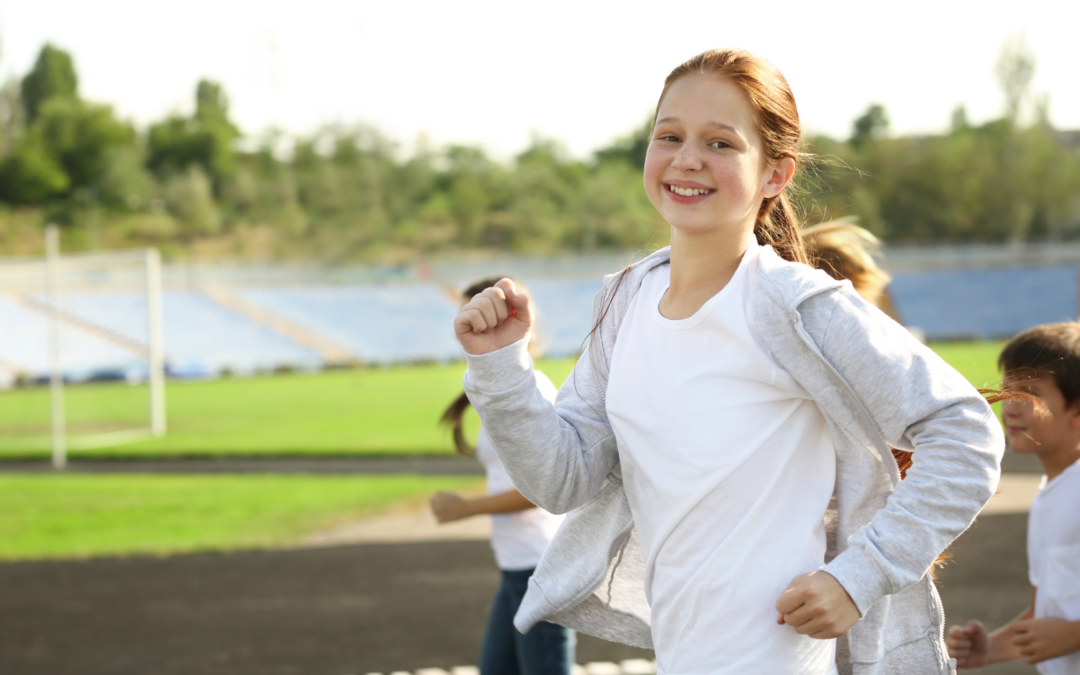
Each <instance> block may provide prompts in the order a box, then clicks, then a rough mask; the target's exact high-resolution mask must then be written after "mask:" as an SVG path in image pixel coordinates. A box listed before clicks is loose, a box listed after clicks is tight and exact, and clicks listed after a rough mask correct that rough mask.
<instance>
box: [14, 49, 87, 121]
mask: <svg viewBox="0 0 1080 675" xmlns="http://www.w3.org/2000/svg"><path fill="white" fill-rule="evenodd" d="M78 88H79V78H78V76H77V75H76V74H75V63H74V62H73V61H72V59H71V55H70V54H68V53H67V52H65V51H63V50H62V49H57V48H56V47H53V46H52V45H51V44H46V45H45V46H44V47H42V48H41V53H39V54H38V58H37V61H36V62H35V63H34V68H33V70H31V71H30V72H29V73H27V75H26V77H24V78H23V81H22V100H23V105H24V106H25V107H26V119H27V121H28V122H30V123H33V122H34V120H35V119H36V118H37V116H38V113H39V112H40V111H41V107H42V106H43V105H44V104H45V102H46V101H48V100H50V99H54V98H59V99H68V100H76V99H77V98H78Z"/></svg>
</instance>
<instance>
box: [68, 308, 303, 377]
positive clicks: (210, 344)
mask: <svg viewBox="0 0 1080 675" xmlns="http://www.w3.org/2000/svg"><path fill="white" fill-rule="evenodd" d="M62 305H63V309H64V311H65V312H67V313H69V314H71V315H73V316H75V317H77V318H79V319H81V320H83V321H86V322H87V323H92V324H95V325H98V326H101V327H102V328H103V329H105V330H107V331H109V332H111V333H114V334H116V335H119V336H122V337H124V338H126V339H128V340H131V341H133V342H136V343H139V344H143V345H145V344H146V342H147V337H146V336H147V328H146V325H147V318H146V304H145V296H141V295H138V294H135V293H86V294H71V295H65V296H64V298H63V300H62ZM161 305H162V324H163V327H162V332H163V336H164V337H163V341H164V344H165V361H166V367H167V369H168V371H169V372H170V373H171V374H173V375H180V376H185V375H186V376H200V375H214V374H217V373H220V372H221V371H223V370H226V369H228V370H229V371H231V372H234V373H237V374H251V373H255V372H260V371H269V370H273V369H274V368H278V367H283V366H288V367H293V368H317V367H318V366H319V365H320V363H321V362H320V359H319V357H318V355H317V354H316V353H315V352H313V351H311V350H309V349H305V348H304V347H301V346H299V345H297V344H295V343H293V342H292V341H291V340H288V339H286V338H284V337H282V336H280V335H278V334H277V333H275V332H274V331H272V330H270V329H269V328H266V327H264V326H261V325H259V324H257V323H255V322H253V321H251V320H249V319H247V318H245V317H242V316H240V315H238V314H236V313H235V312H232V311H229V310H227V309H225V308H224V307H221V306H220V305H218V304H217V303H215V302H214V301H213V300H211V299H210V298H209V297H207V296H206V295H203V294H202V293H197V292H191V291H183V292H166V293H164V294H162V301H161Z"/></svg>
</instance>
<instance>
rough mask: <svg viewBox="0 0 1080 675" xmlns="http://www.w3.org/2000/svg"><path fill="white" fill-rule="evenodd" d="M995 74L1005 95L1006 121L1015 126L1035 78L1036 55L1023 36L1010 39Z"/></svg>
mask: <svg viewBox="0 0 1080 675" xmlns="http://www.w3.org/2000/svg"><path fill="white" fill-rule="evenodd" d="M994 74H995V75H996V76H997V80H998V85H999V86H1000V87H1001V93H1002V94H1004V95H1005V119H1007V120H1009V122H1011V123H1012V124H1014V125H1015V124H1016V123H1017V121H1018V119H1019V116H1020V111H1021V107H1022V106H1023V104H1024V102H1025V99H1026V98H1027V94H1028V88H1029V87H1030V86H1031V79H1032V78H1033V77H1034V76H1035V55H1034V54H1033V53H1032V52H1031V50H1030V49H1028V46H1027V41H1026V40H1025V39H1024V36H1023V34H1020V35H1016V36H1014V37H1012V38H1010V39H1009V40H1007V41H1006V42H1005V44H1004V45H1003V46H1002V48H1001V53H1000V54H999V55H998V60H997V63H996V64H995V65H994Z"/></svg>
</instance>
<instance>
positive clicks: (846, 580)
mask: <svg viewBox="0 0 1080 675" xmlns="http://www.w3.org/2000/svg"><path fill="white" fill-rule="evenodd" d="M828 295H829V296H830V297H831V298H832V299H833V300H834V301H835V305H834V307H833V308H832V310H831V312H830V313H829V317H830V318H829V320H828V324H827V327H826V328H825V333H824V338H823V339H822V340H821V342H820V345H821V350H822V353H823V356H824V357H825V359H826V361H828V362H829V363H830V364H831V365H832V366H833V367H834V368H835V369H836V371H838V373H839V374H840V375H841V377H842V379H843V380H844V381H845V382H846V383H847V385H848V386H850V388H851V394H853V395H854V398H855V399H856V401H857V402H858V403H859V405H862V406H863V407H864V408H865V410H864V411H863V412H865V413H866V414H867V415H868V416H869V418H870V420H872V422H873V423H874V425H876V427H877V429H876V431H877V432H878V433H879V434H880V436H879V439H877V440H878V442H879V443H880V442H885V443H888V444H889V445H890V446H891V447H894V448H899V449H903V450H913V451H914V453H915V454H914V457H913V461H914V464H913V466H912V467H911V468H910V469H909V470H908V472H907V478H906V479H904V480H903V481H901V482H899V483H898V484H897V485H896V486H895V488H894V490H893V492H892V494H891V495H890V496H889V498H888V500H887V502H886V503H885V506H884V507H883V508H881V509H880V510H878V511H877V513H876V514H875V515H874V517H873V519H872V520H871V521H870V522H869V523H868V524H867V525H866V526H864V527H863V528H861V529H860V530H859V531H857V532H856V533H855V534H854V535H853V536H852V537H851V538H850V539H849V541H848V548H847V550H845V551H844V552H843V553H841V554H840V555H839V556H837V557H836V558H835V559H834V560H833V561H831V562H830V563H829V564H828V565H827V566H826V567H825V568H824V569H825V571H826V572H829V573H830V574H831V575H832V576H834V577H836V579H837V580H838V581H840V583H841V584H842V585H843V586H844V588H845V590H847V591H848V593H849V594H850V595H851V597H852V599H853V600H854V601H855V604H856V605H857V606H858V608H859V611H860V612H862V614H863V615H865V614H866V611H867V610H868V609H869V608H870V606H871V605H872V604H873V603H874V602H876V601H877V600H878V599H879V598H881V597H882V596H884V595H886V594H890V593H896V592H898V591H900V590H902V589H904V588H906V587H907V586H909V585H910V584H912V583H914V582H916V581H917V580H919V579H920V578H922V576H923V575H924V574H925V573H926V571H927V570H928V569H929V568H930V565H932V564H933V562H934V559H935V558H936V557H937V556H938V554H940V553H941V552H942V551H943V550H945V548H946V547H948V545H949V544H950V543H952V541H953V540H954V539H955V538H956V537H957V536H959V535H960V533H962V532H963V531H964V530H965V529H967V528H968V527H969V526H970V525H971V523H972V522H973V521H974V519H975V516H976V515H978V513H979V511H980V510H981V509H982V507H983V506H984V505H985V504H986V502H987V501H989V499H990V498H991V497H992V496H993V494H994V491H995V490H996V489H997V484H998V480H999V478H1000V473H1001V470H1000V462H1001V456H1002V453H1003V452H1004V446H1005V440H1004V436H1003V434H1002V431H1001V426H1000V425H999V424H998V422H997V419H996V417H995V415H994V413H993V410H992V409H991V408H990V406H989V405H988V404H987V403H986V400H985V399H984V398H983V396H982V395H981V394H979V393H978V391H976V390H975V388H974V387H972V386H971V384H970V383H968V381H967V380H966V379H965V378H964V377H963V376H962V375H960V373H958V372H956V370H954V369H953V368H952V367H951V366H949V365H948V364H946V363H945V362H944V361H943V360H942V359H941V358H940V357H939V356H938V355H937V354H935V353H934V352H933V351H932V350H930V349H929V348H928V347H927V346H926V345H924V344H922V343H920V342H919V341H918V340H916V339H915V338H914V337H913V336H912V335H911V334H910V333H909V332H908V331H907V330H906V329H905V328H903V327H902V326H900V325H899V324H897V323H896V322H894V321H892V320H891V319H889V318H888V317H886V316H885V315H884V314H882V313H881V312H880V311H879V310H877V309H876V308H874V307H873V306H871V305H870V304H869V303H866V302H865V301H864V300H863V299H862V298H860V297H858V296H857V295H856V294H855V293H854V292H853V291H851V290H850V289H846V290H844V291H841V292H839V293H836V294H828Z"/></svg>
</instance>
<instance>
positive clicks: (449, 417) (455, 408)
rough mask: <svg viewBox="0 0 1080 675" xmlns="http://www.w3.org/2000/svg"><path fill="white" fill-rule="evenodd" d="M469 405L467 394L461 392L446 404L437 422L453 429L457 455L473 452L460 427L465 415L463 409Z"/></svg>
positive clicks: (466, 408)
mask: <svg viewBox="0 0 1080 675" xmlns="http://www.w3.org/2000/svg"><path fill="white" fill-rule="evenodd" d="M470 405H472V404H471V403H470V402H469V396H468V395H467V394H466V393H465V392H461V395H460V396H458V397H457V398H455V399H454V402H453V403H451V404H450V405H449V406H447V408H446V410H445V411H443V414H442V417H440V418H439V422H441V423H443V424H446V425H448V426H449V427H450V428H451V430H453V432H454V448H455V449H457V453H458V454H459V455H471V454H473V448H472V446H471V445H469V442H468V441H466V440H465V430H464V429H462V420H463V419H464V417H465V411H466V410H468V409H469V406H470Z"/></svg>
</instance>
